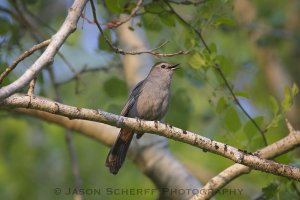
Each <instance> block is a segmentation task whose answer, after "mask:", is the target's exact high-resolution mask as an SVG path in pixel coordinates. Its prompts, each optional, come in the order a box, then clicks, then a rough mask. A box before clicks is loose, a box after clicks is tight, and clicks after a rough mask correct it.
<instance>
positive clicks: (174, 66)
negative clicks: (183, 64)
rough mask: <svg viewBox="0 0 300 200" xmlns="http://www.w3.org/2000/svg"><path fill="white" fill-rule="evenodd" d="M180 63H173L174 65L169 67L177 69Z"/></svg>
mask: <svg viewBox="0 0 300 200" xmlns="http://www.w3.org/2000/svg"><path fill="white" fill-rule="evenodd" d="M179 65H180V64H174V65H171V66H170V67H169V69H172V70H176V69H178V68H179V67H178V66H179Z"/></svg>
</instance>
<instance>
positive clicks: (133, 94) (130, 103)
mask: <svg viewBox="0 0 300 200" xmlns="http://www.w3.org/2000/svg"><path fill="white" fill-rule="evenodd" d="M143 83H144V80H142V81H140V82H139V83H138V84H137V85H136V86H135V88H133V90H132V91H131V93H130V95H129V98H128V101H127V103H126V104H125V106H124V108H123V110H122V111H121V114H120V115H122V116H127V115H128V112H129V111H130V109H131V108H132V106H133V105H134V103H135V101H136V99H137V98H138V96H139V95H140V93H141V91H142V90H141V89H142V87H143Z"/></svg>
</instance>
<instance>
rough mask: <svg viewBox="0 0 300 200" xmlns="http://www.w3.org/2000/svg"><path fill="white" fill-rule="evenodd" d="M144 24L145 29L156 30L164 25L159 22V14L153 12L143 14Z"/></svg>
mask: <svg viewBox="0 0 300 200" xmlns="http://www.w3.org/2000/svg"><path fill="white" fill-rule="evenodd" d="M142 20H143V25H144V27H145V29H148V30H154V31H160V30H161V28H162V26H161V23H159V21H160V19H159V17H158V15H153V14H147V13H146V14H144V15H142Z"/></svg>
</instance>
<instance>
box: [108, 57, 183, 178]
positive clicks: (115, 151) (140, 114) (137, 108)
mask: <svg viewBox="0 0 300 200" xmlns="http://www.w3.org/2000/svg"><path fill="white" fill-rule="evenodd" d="M178 65H179V64H170V63H165V62H160V63H156V64H155V65H154V66H153V67H152V69H151V71H150V72H149V74H148V76H147V77H146V78H145V79H144V80H142V81H141V82H139V83H138V84H137V85H136V86H135V88H134V89H133V90H132V92H131V94H130V95H129V98H128V101H127V103H126V105H125V107H124V108H123V110H122V111H121V114H120V115H122V116H126V117H137V118H139V119H144V120H161V119H162V118H163V117H164V115H165V114H166V112H167V110H168V107H169V99H170V86H171V80H172V74H173V71H174V70H175V69H177V68H178ZM133 134H134V132H133V131H132V130H131V129H128V128H122V129H121V130H120V133H119V135H118V138H117V140H116V142H115V143H114V145H113V146H112V147H111V149H110V152H109V153H108V155H107V158H106V166H107V167H108V168H109V170H110V172H111V173H112V174H117V173H118V171H119V169H120V168H121V166H122V164H123V162H124V160H125V157H126V154H127V150H128V147H129V145H130V142H131V140H132V137H133ZM141 136H142V134H137V138H140V137H141Z"/></svg>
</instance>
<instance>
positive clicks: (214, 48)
mask: <svg viewBox="0 0 300 200" xmlns="http://www.w3.org/2000/svg"><path fill="white" fill-rule="evenodd" d="M208 48H209V49H210V52H211V53H217V46H216V44H215V43H210V44H209V45H208Z"/></svg>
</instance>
